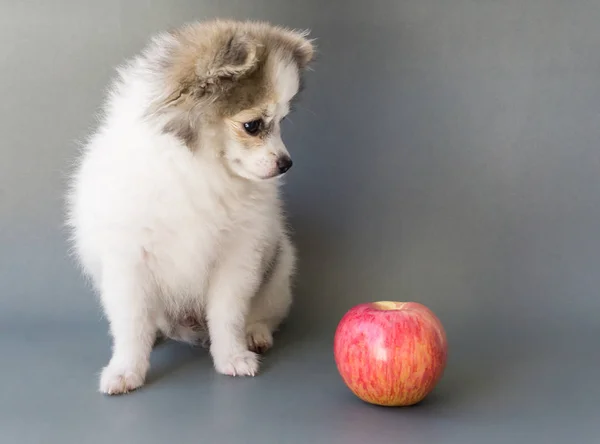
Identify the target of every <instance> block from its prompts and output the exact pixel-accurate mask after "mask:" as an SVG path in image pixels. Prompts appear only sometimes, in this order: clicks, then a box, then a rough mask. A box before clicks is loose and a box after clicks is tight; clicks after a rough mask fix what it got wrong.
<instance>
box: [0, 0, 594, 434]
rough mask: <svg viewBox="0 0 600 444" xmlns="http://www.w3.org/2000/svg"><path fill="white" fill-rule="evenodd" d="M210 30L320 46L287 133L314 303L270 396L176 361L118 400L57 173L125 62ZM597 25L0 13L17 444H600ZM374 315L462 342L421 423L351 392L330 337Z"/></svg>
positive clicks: (8, 336)
mask: <svg viewBox="0 0 600 444" xmlns="http://www.w3.org/2000/svg"><path fill="white" fill-rule="evenodd" d="M214 16H229V17H236V18H259V19H268V20H272V21H274V22H277V23H280V24H284V25H289V26H292V27H298V28H311V29H312V31H313V36H314V37H316V38H318V41H317V44H318V47H319V53H320V54H319V60H318V62H317V63H316V64H315V65H314V72H312V73H311V74H310V75H309V77H308V87H307V90H306V91H305V93H304V98H303V101H302V103H301V106H300V108H299V110H298V111H297V113H296V114H295V115H294V116H293V117H292V121H293V124H288V125H287V127H286V128H285V134H284V136H285V139H286V141H287V143H288V145H289V148H290V150H291V151H292V153H293V155H294V160H295V166H294V168H293V170H292V171H290V176H289V179H288V185H287V186H286V199H287V204H288V208H289V211H290V214H291V216H292V222H293V225H294V229H295V232H296V233H295V236H296V241H297V242H298V246H299V250H300V253H301V260H300V276H299V280H298V282H297V291H296V295H297V304H296V308H295V311H294V313H293V316H292V318H291V319H290V322H289V324H288V326H287V327H286V328H285V329H284V330H283V332H282V333H281V334H280V336H279V338H278V340H277V342H276V348H275V349H274V350H273V351H272V353H270V354H269V355H268V357H267V358H266V362H265V366H264V370H263V373H262V374H261V376H260V377H257V378H254V379H231V378H227V377H222V376H218V375H216V374H215V373H214V372H213V371H212V369H211V364H210V360H209V358H208V356H207V355H206V353H204V352H203V351H199V350H194V349H190V348H188V347H185V346H182V345H179V344H165V345H163V346H161V347H159V348H158V349H157V350H156V351H155V352H154V355H153V368H152V371H151V373H150V376H149V381H148V385H147V386H146V387H145V388H144V389H143V390H141V391H138V392H136V393H135V394H131V395H129V396H126V397H118V398H106V397H103V396H101V395H100V394H98V393H97V392H96V388H97V373H98V371H99V370H100V368H101V367H102V366H103V365H104V364H105V363H106V362H107V360H108V357H109V354H110V350H109V340H108V336H107V333H106V325H105V323H104V321H103V319H102V317H101V313H100V310H99V308H98V306H97V304H96V301H95V300H94V298H93V296H92V295H91V294H90V292H89V290H88V289H87V288H86V287H85V285H84V284H83V281H82V280H81V278H80V277H79V275H78V273H77V271H76V270H75V269H74V267H73V265H72V263H71V262H70V261H69V260H68V259H67V257H66V246H65V241H64V233H63V230H62V227H61V224H62V217H61V211H62V202H61V193H62V192H63V189H64V175H65V173H66V171H67V168H68V165H69V162H70V161H71V159H72V156H73V155H74V154H75V150H76V141H77V139H79V138H82V137H84V136H85V135H86V134H87V131H88V130H89V129H90V128H91V127H92V126H93V125H94V113H95V112H96V111H97V110H98V106H99V104H100V101H101V100H102V97H103V92H104V88H105V87H106V85H107V82H108V81H109V79H110V77H111V76H112V75H113V68H114V66H115V65H116V64H118V63H120V62H121V61H122V60H123V59H124V57H129V56H131V55H132V54H134V53H135V52H137V51H139V50H140V48H141V47H142V45H143V44H144V43H145V41H146V40H147V38H148V37H149V36H150V35H151V34H152V33H153V32H155V31H158V30H162V29H164V28H166V27H170V26H176V25H179V24H181V23H182V22H184V21H187V20H193V19H203V18H208V17H214ZM598 23H600V2H598V1H597V0H570V1H567V0H453V1H447V0H396V1H369V2H363V1H359V0H356V1H344V2H342V1H338V2H334V1H331V2H324V1H323V0H320V1H316V0H303V1H293V2H292V1H286V2H283V1H277V2H276V1H267V0H251V1H241V0H239V1H226V0H220V1H211V2H209V1H199V0H188V1H183V0H170V1H143V0H128V1H125V0H122V1H115V0H107V1H105V2H104V3H102V2H99V1H93V2H92V1H81V0H80V1H74V0H73V1H70V0H60V1H52V2H50V1H46V0H38V1H31V0H29V1H18V2H17V1H13V0H2V1H0V54H1V56H2V57H1V63H2V65H1V69H0V109H1V111H2V114H1V118H0V135H1V139H0V140H1V143H2V145H1V146H0V156H1V157H0V353H1V354H0V356H1V359H2V361H1V364H0V440H1V441H2V442H6V443H9V442H10V443H12V442H14V443H37V442H51V443H54V442H56V443H66V442H77V443H100V442H109V441H113V442H126V443H138V442H144V443H147V442H157V443H158V442H191V441H192V440H193V442H206V443H225V444H227V443H233V442H239V443H255V442H256V443H306V442H314V443H338V442H339V443H345V444H352V443H360V442H373V443H375V442H377V443H379V442H389V443H399V442H410V443H426V444H433V443H445V444H451V443H459V442H460V443H465V442H473V443H506V442H509V441H508V440H509V439H514V440H516V441H518V442H544V443H548V442H552V443H555V442H556V443H562V442H576V443H592V442H598V440H600V438H599V437H600V425H599V424H598V418H599V417H600V407H599V403H598V401H599V400H600V384H599V383H598V382H599V379H600V378H599V376H598V366H599V365H600V345H599V343H598V338H599V333H600V323H599V322H598V310H599V309H600V298H599V297H598V288H599V285H600V273H599V272H598V271H599V270H598V267H599V264H600V248H599V247H600V236H599V233H598V232H599V229H600V174H599V171H600V147H599V146H598V142H599V136H600V27H599V26H598ZM376 299H396V300H415V301H419V302H422V303H424V304H426V305H428V306H429V307H430V308H432V309H433V310H434V311H435V312H436V313H437V314H438V316H439V317H440V318H441V320H442V322H443V323H444V325H445V326H446V329H447V332H448V337H449V341H450V359H449V363H448V368H447V372H446V375H445V377H444V379H443V380H442V381H441V382H440V384H439V386H438V387H437V389H436V390H435V392H434V393H433V394H432V395H431V396H430V397H429V398H428V399H427V400H426V401H425V402H424V403H423V404H422V405H419V406H417V407H415V408H411V409H383V408H376V407H372V406H369V405H366V404H363V403H362V402H360V401H358V400H357V399H356V398H354V397H353V395H351V394H350V393H349V392H348V390H347V389H346V388H345V387H344V386H343V385H342V383H341V381H340V379H339V377H338V375H337V372H336V369H335V366H334V363H333V358H332V353H331V343H332V335H333V331H334V329H335V326H336V325H337V321H338V320H339V318H340V317H341V316H342V315H343V313H344V312H345V311H346V310H347V309H348V308H350V307H351V306H352V305H354V304H356V303H359V302H363V301H367V300H376Z"/></svg>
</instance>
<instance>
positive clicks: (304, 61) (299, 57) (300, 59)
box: [285, 30, 315, 70]
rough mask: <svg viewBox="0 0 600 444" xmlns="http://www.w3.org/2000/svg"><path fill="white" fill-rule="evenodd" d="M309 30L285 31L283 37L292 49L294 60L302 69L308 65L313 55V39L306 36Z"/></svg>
mask: <svg viewBox="0 0 600 444" xmlns="http://www.w3.org/2000/svg"><path fill="white" fill-rule="evenodd" d="M309 34H310V31H308V30H306V31H287V32H286V33H285V39H286V41H287V44H288V45H289V46H290V47H291V49H292V55H293V57H294V61H295V62H296V63H297V64H298V67H299V68H300V69H301V70H303V69H306V68H307V67H308V65H309V64H310V62H312V61H313V59H314V56H315V47H314V43H313V42H314V40H311V39H309V38H308V35H309Z"/></svg>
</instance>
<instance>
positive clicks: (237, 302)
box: [206, 245, 260, 376]
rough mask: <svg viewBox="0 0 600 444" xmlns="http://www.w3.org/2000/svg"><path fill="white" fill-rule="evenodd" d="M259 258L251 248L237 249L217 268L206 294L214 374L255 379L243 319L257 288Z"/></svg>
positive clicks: (255, 357) (255, 359) (253, 355)
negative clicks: (215, 371)
mask: <svg viewBox="0 0 600 444" xmlns="http://www.w3.org/2000/svg"><path fill="white" fill-rule="evenodd" d="M259 270H260V255H259V254H258V253H257V252H256V249H255V248H254V246H253V245H248V246H247V248H245V247H243V246H240V245H237V246H236V249H235V251H233V252H230V254H228V255H227V257H226V258H224V260H223V261H222V262H221V263H220V264H219V267H218V268H217V269H216V270H215V274H214V275H213V276H211V283H210V287H209V291H208V294H207V305H206V317H207V321H208V330H209V334H210V353H211V355H212V358H213V363H214V366H215V369H216V370H217V372H219V373H222V374H225V375H230V376H248V375H252V376H254V375H255V374H256V372H257V371H258V367H259V361H258V355H257V354H256V353H254V352H252V351H250V350H248V347H247V344H246V334H245V326H246V317H247V315H248V310H249V306H250V300H251V299H252V297H253V296H254V294H255V293H256V290H257V288H258V285H259V284H260V273H259Z"/></svg>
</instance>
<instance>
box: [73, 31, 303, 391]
mask: <svg viewBox="0 0 600 444" xmlns="http://www.w3.org/2000/svg"><path fill="white" fill-rule="evenodd" d="M168 39H169V37H168V36H164V37H163V41H162V42H161V41H160V39H158V40H156V42H158V43H160V44H161V45H163V46H164V45H165V44H166V43H165V42H166V40H168ZM160 47H161V46H160V45H158V46H155V47H154V49H153V50H154V51H158V50H159V48H160ZM149 59H150V60H151V57H150V58H138V59H136V60H134V61H133V62H132V63H130V64H129V65H127V66H126V67H124V68H123V69H121V71H120V77H119V79H117V81H116V82H115V84H114V86H113V88H112V90H111V94H110V95H109V99H108V101H107V103H106V106H105V108H104V110H105V118H104V119H103V121H102V123H101V125H100V127H99V129H98V130H97V131H96V132H95V133H94V134H93V135H92V136H91V138H90V139H89V141H88V142H87V143H86V145H85V147H84V149H83V150H82V153H81V157H80V161H79V163H78V165H77V168H76V170H75V172H74V174H73V176H72V181H71V189H70V193H69V195H68V225H69V226H70V228H71V230H72V240H73V247H74V248H73V250H74V253H75V255H76V256H77V259H78V261H79V263H80V264H81V267H82V269H83V271H84V273H85V274H86V275H87V276H89V278H90V279H91V281H92V283H93V285H94V287H95V288H96V289H97V291H98V293H99V296H100V301H101V303H102V306H103V308H104V311H105V313H106V316H107V318H108V321H109V323H110V332H111V335H112V338H113V354H112V358H111V360H110V362H109V363H108V365H107V366H106V367H105V368H104V370H103V372H102V376H101V378H100V390H101V391H102V392H104V393H108V394H118V393H125V392H127V391H130V390H133V389H136V388H137V387H140V386H141V385H143V384H144V381H145V378H146V374H147V371H148V368H149V357H150V353H151V350H152V346H153V343H154V341H155V339H156V337H157V334H159V333H162V334H164V335H166V336H168V337H172V338H175V339H181V340H189V341H196V340H203V339H201V337H202V333H198V332H196V331H193V330H190V329H187V328H186V326H185V325H182V323H181V322H179V321H180V320H181V319H183V318H184V317H185V316H186V315H187V314H193V315H195V316H199V317H201V316H203V315H204V314H205V315H206V320H207V323H208V333H209V336H210V352H211V355H212V358H213V362H214V367H215V369H216V370H217V371H218V372H220V373H223V374H227V375H254V374H256V372H257V371H258V369H259V358H258V355H257V354H256V353H255V352H253V351H251V350H250V349H249V347H251V348H253V349H266V348H269V347H270V346H271V345H272V342H273V337H272V334H273V332H274V330H275V329H277V327H278V325H279V324H280V322H281V321H282V320H283V318H284V317H285V316H286V315H287V314H288V311H289V309H290V304H291V302H292V295H291V289H290V280H291V277H292V275H293V271H294V266H295V251H294V247H293V245H292V243H291V241H290V239H289V237H288V235H287V233H286V228H285V219H284V216H283V214H282V209H281V202H280V198H279V194H278V187H279V185H280V183H279V179H278V178H275V179H269V180H247V179H246V178H244V177H243V176H242V175H238V174H232V173H231V169H230V168H228V167H227V166H226V165H225V163H224V160H223V159H222V158H220V157H219V156H218V155H217V154H216V153H217V151H218V150H209V149H200V150H197V151H192V150H190V149H189V148H188V147H186V146H184V144H183V143H182V142H181V141H180V140H179V139H177V138H176V137H175V136H173V135H171V134H167V133H165V132H163V131H161V128H160V122H158V121H156V120H152V119H148V118H147V117H145V113H146V111H147V110H148V108H149V106H150V103H151V102H152V100H154V99H156V97H157V94H158V89H157V88H158V87H157V84H156V83H155V81H156V79H155V78H154V77H152V75H151V71H150V70H149V69H148V63H149V62H148V60H149ZM278 69H280V70H281V71H282V74H283V75H281V76H279V78H280V79H281V82H282V83H281V85H280V86H279V87H278V88H279V91H280V93H281V94H280V100H279V103H278V104H277V107H276V108H277V110H276V112H275V114H276V115H275V116H274V118H276V119H278V120H279V119H281V117H283V116H284V115H285V114H286V113H287V111H288V105H287V101H289V99H290V98H291V97H292V96H293V95H294V94H295V92H296V90H297V87H298V80H297V74H296V72H295V70H292V69H290V68H286V67H285V66H283V67H278ZM200 137H201V144H203V145H204V146H210V145H218V144H221V145H223V146H226V145H227V144H230V143H231V141H230V139H229V138H228V136H227V134H226V133H223V132H222V131H220V130H219V129H218V128H214V129H211V128H205V129H204V130H203V131H202V133H201V136H200ZM269 146H270V148H269V149H270V150H271V151H273V152H275V151H277V152H278V153H281V152H287V151H284V150H285V147H284V146H283V142H281V139H280V137H279V131H276V132H275V134H274V135H273V138H272V140H271V141H270V145H269ZM267 169H268V168H267ZM261 171H262V170H261ZM262 173H265V174H264V175H267V174H266V173H268V171H266V169H265V171H262V172H261V174H262ZM278 245H280V248H281V251H280V253H279V256H278V260H277V262H276V263H277V266H276V268H275V269H274V270H273V273H272V276H271V278H270V280H268V282H267V283H266V284H265V285H261V283H262V281H261V280H262V277H263V276H262V273H263V269H264V266H263V262H264V261H265V258H268V257H270V256H272V255H273V252H274V251H275V249H276V248H277V246H278ZM204 333H206V332H204ZM204 339H206V338H204Z"/></svg>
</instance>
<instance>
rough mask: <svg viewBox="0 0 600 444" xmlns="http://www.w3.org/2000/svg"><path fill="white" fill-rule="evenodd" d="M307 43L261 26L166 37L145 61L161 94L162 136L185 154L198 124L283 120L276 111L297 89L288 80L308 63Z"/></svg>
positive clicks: (205, 26) (192, 28) (190, 30)
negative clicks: (161, 84)
mask: <svg viewBox="0 0 600 444" xmlns="http://www.w3.org/2000/svg"><path fill="white" fill-rule="evenodd" d="M305 37H306V35H305V34H304V33H299V32H295V31H291V30H288V29H284V28H281V27H276V26H272V25H269V24H267V23H260V22H237V21H211V22H204V23H196V24H192V25H187V26H184V27H182V28H180V29H177V30H175V31H171V32H170V33H169V34H168V35H167V36H166V37H165V39H163V42H162V43H161V42H160V40H158V43H157V45H159V46H160V45H164V47H159V51H157V52H158V53H160V56H159V57H157V60H150V62H155V63H154V64H153V66H155V67H156V69H157V72H158V74H159V76H160V77H161V78H162V80H163V82H164V87H165V90H166V92H165V94H164V96H163V97H161V98H160V100H159V102H158V103H157V104H155V105H156V106H155V107H154V108H153V109H152V111H153V112H156V113H158V114H160V115H165V116H168V123H167V124H165V127H164V130H165V132H168V133H170V134H174V135H176V136H177V137H178V138H180V139H181V140H182V141H183V142H184V143H186V144H187V145H188V146H189V147H190V148H195V144H196V142H197V140H198V132H199V130H200V129H201V126H202V122H203V121H211V122H215V121H218V120H220V119H223V118H226V119H231V118H234V117H235V120H236V121H240V118H242V115H245V116H248V117H249V119H248V120H252V118H257V117H258V116H267V117H269V115H270V117H273V116H274V115H275V114H278V113H281V112H283V113H284V114H285V112H287V110H285V109H284V110H281V109H277V108H278V107H281V104H282V103H285V102H287V101H289V100H290V99H291V98H292V97H291V96H293V95H294V94H295V93H296V92H297V89H298V87H297V85H296V87H295V91H294V88H293V84H294V81H292V82H290V81H289V79H290V78H296V79H297V80H296V81H295V82H296V84H297V83H298V82H299V79H300V72H301V71H302V70H303V69H304V68H306V67H307V65H308V63H309V62H310V61H311V59H312V57H313V52H314V50H313V46H312V43H311V42H310V41H309V40H307V39H306V38H305ZM282 79H287V81H283V82H282ZM286 82H287V83H286ZM288 96H290V97H288ZM251 115H254V117H250V116H251ZM244 118H245V117H244ZM248 120H246V121H248ZM241 130H242V131H243V127H242V128H241ZM240 136H241V135H240ZM246 136H247V135H246ZM246 136H244V138H245V137H246Z"/></svg>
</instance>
